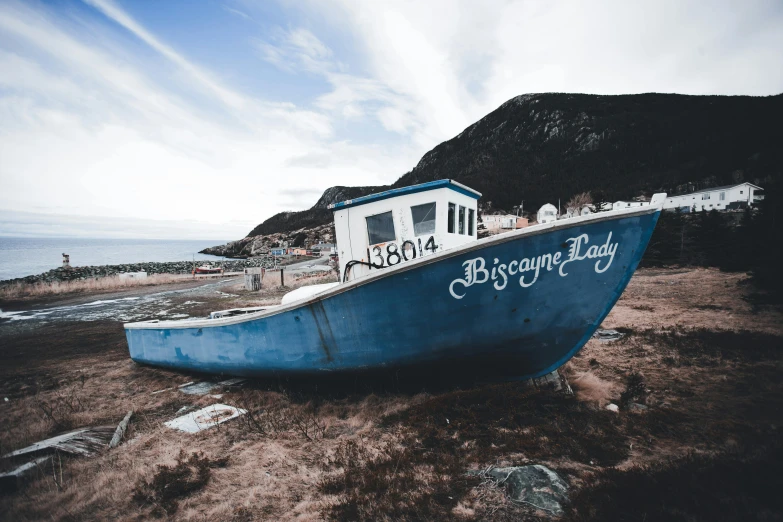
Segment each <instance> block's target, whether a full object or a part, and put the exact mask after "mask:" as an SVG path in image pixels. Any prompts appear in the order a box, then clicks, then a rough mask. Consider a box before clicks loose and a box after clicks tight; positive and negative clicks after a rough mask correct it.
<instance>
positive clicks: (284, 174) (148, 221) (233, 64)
mask: <svg viewBox="0 0 783 522" xmlns="http://www.w3.org/2000/svg"><path fill="white" fill-rule="evenodd" d="M781 63H783V2H781V1H780V0H770V1H754V0H748V1H742V2H740V1H734V0H732V1H725V2H724V1H710V2H691V1H686V0H677V1H660V0H656V1H649V2H641V1H640V2H635V1H627V0H621V1H591V2H584V1H581V0H573V1H527V0H523V1H492V0H489V1H487V0H482V1H480V2H479V1H474V0H467V1H456V0H455V1H443V2H442V1H437V0H428V1H426V2H424V1H421V0H418V1H402V0H400V1H394V2H382V1H363V0H357V1H348V0H311V1H308V0H297V1H288V0H280V1H273V0H266V1H251V0H202V1H194V0H166V1H165V2H158V1H150V0H146V1H138V2H131V1H130V0H85V1H83V2H82V1H76V0H73V1H69V0H53V1H47V2H38V1H35V0H28V1H24V2H15V1H13V0H0V235H6V236H26V235H40V236H52V235H53V234H52V233H51V230H55V228H54V227H53V225H54V224H56V225H57V226H56V230H57V231H58V233H59V234H62V235H79V236H92V237H100V236H107V237H179V238H182V237H190V238H209V239H212V238H214V239H235V238H238V237H242V236H244V235H245V234H246V233H247V232H248V231H249V230H250V229H251V228H252V227H253V226H255V225H256V224H257V223H259V222H261V221H262V220H263V219H265V218H267V217H269V216H271V215H273V214H275V213H277V212H279V211H282V210H300V209H304V208H309V207H310V206H311V205H312V204H313V203H314V202H315V201H316V200H317V199H318V196H319V195H320V194H321V192H322V191H323V190H324V189H326V188H328V187H330V186H333V185H372V184H385V183H391V182H393V181H394V180H396V179H397V178H398V177H399V176H400V175H402V174H404V173H405V172H407V171H408V170H410V169H411V168H412V167H413V166H414V165H415V164H416V162H417V161H418V160H419V158H420V157H421V156H422V155H423V154H424V153H425V152H426V151H427V150H429V149H431V148H432V147H434V146H435V145H437V144H438V143H440V142H441V141H443V140H446V139H449V138H451V137H453V136H455V135H456V134H459V132H461V131H462V129H464V128H465V127H466V126H468V125H470V124H471V123H473V122H474V121H476V120H477V119H479V118H481V117H482V116H483V115H485V114H486V113H488V112H490V111H491V110H493V109H495V108H496V107H497V106H498V105H500V104H501V103H503V102H504V101H506V100H507V99H509V98H511V97H513V96H515V95H518V94H523V93H531V92H551V91H559V92H584V93H602V94H617V93H639V92H651V91H656V92H678V93H688V94H752V95H769V94H776V93H780V92H783V67H781Z"/></svg>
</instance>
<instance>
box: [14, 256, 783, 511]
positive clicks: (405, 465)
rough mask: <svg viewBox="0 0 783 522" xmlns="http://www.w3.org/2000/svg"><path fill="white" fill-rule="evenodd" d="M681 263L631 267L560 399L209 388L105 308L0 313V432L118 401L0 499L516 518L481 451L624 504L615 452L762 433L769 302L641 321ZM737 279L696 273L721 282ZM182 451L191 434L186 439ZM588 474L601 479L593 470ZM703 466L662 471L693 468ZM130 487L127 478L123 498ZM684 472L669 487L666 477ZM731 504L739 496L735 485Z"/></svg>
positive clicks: (775, 355) (81, 415)
mask: <svg viewBox="0 0 783 522" xmlns="http://www.w3.org/2000/svg"><path fill="white" fill-rule="evenodd" d="M686 275H687V274H678V275H676V276H673V277H670V278H669V279H672V278H673V279H674V280H675V281H677V283H678V284H677V285H668V284H664V283H666V282H667V281H668V280H669V279H667V276H666V275H665V274H664V275H661V276H655V277H651V276H645V277H643V278H642V280H641V281H640V280H639V278H634V281H632V283H631V288H630V289H629V291H630V293H631V294H632V295H633V300H631V301H628V300H626V301H625V302H623V301H621V302H620V303H619V304H618V306H617V307H616V308H615V311H613V312H612V315H610V317H609V319H608V321H609V322H611V323H612V324H611V326H618V327H624V328H626V331H628V335H627V336H626V337H624V338H623V339H622V340H620V341H617V342H614V343H607V344H602V343H599V342H597V341H590V342H589V343H588V345H587V346H586V347H585V348H584V349H583V350H582V352H581V353H580V354H579V355H578V357H576V358H575V359H573V360H572V362H571V363H570V366H571V370H570V375H569V376H570V379H571V383H572V385H573V386H574V388H575V390H576V392H577V398H576V399H575V398H568V397H559V396H555V395H552V394H550V393H548V392H542V391H537V390H534V389H531V388H527V387H522V386H518V385H514V384H504V385H481V386H475V387H472V388H468V389H463V390H459V389H453V388H452V389H447V390H444V391H433V390H430V392H429V393H426V392H422V393H417V394H409V393H400V392H395V393H387V394H377V393H372V392H371V391H364V389H363V388H360V387H358V388H357V389H360V390H362V391H357V389H354V390H353V391H352V392H347V393H342V394H339V393H331V392H325V391H323V390H322V389H321V388H319V389H318V390H317V391H313V390H312V387H311V388H309V391H302V390H299V389H297V388H295V387H294V386H292V385H289V383H288V382H286V381H283V382H278V383H274V382H272V383H270V382H268V381H263V382H262V381H254V382H251V384H250V385H248V386H247V387H245V388H244V389H240V390H236V389H229V390H223V391H215V392H213V393H222V395H223V396H222V398H220V399H216V398H212V397H210V396H208V395H207V396H191V395H185V394H183V393H181V392H179V391H178V390H177V389H176V385H178V384H181V383H184V382H187V381H191V380H199V379H202V378H203V377H199V376H196V375H187V374H183V373H177V372H170V371H167V370H161V369H155V368H149V367H143V366H139V365H136V364H134V363H132V362H131V361H129V360H128V357H127V346H126V344H125V341H124V338H123V332H122V328H121V325H117V324H114V323H108V322H106V323H103V324H99V323H87V322H85V323H78V324H67V323H61V324H57V325H54V324H52V325H46V326H41V327H39V328H38V329H37V330H36V331H33V332H31V333H29V334H21V333H14V334H3V333H2V329H0V335H4V337H0V358H1V359H2V364H0V401H2V397H4V396H7V397H9V401H8V402H4V401H2V402H0V418H2V419H3V422H2V423H0V450H1V451H2V452H5V451H11V450H13V449H17V448H20V447H23V446H25V445H27V444H29V443H31V442H34V441H36V440H40V439H41V438H44V437H48V436H51V435H55V434H57V433H61V432H62V431H64V428H63V427H64V426H66V425H70V426H74V427H81V426H92V425H105V424H114V425H116V423H118V422H119V421H120V419H121V418H122V417H123V415H124V414H125V413H126V412H127V411H128V410H129V409H133V410H134V411H135V412H136V413H135V414H134V417H133V419H132V421H131V424H130V426H129V430H128V433H127V435H126V438H125V440H124V441H123V443H122V444H121V445H120V446H119V447H118V448H117V449H115V450H111V451H107V452H105V453H103V454H101V455H98V456H96V457H94V458H78V459H77V458H66V457H65V456H63V457H62V468H60V461H59V460H58V461H57V463H56V464H55V466H56V467H55V468H52V467H51V464H49V465H48V467H45V468H44V470H43V472H42V473H41V474H40V475H39V476H38V478H37V479H35V480H33V481H32V482H31V483H30V484H29V485H28V486H27V487H26V488H25V489H24V490H23V491H22V492H20V493H17V494H13V495H5V496H0V519H2V520H15V521H16V520H18V521H28V520H31V521H32V520H55V521H70V520H149V519H159V520H163V519H169V520H187V521H190V520H194V521H195V520H221V521H222V520H229V521H230V520H235V521H250V520H323V519H338V520H339V519H359V518H361V519H384V518H386V519H389V520H391V519H395V520H406V519H407V520H441V519H450V520H455V519H460V520H517V519H529V520H533V519H536V518H535V517H536V514H533V513H530V512H529V511H526V509H527V508H523V507H520V506H515V505H513V504H512V503H510V502H508V501H507V500H505V499H504V497H503V494H502V491H501V490H500V489H498V488H489V487H486V486H485V485H482V484H478V485H477V484H476V481H475V480H472V479H470V478H469V477H467V476H466V475H465V474H464V472H465V471H466V470H468V469H479V468H486V467H487V466H489V465H490V464H494V465H499V466H505V465H523V464H527V463H542V464H545V465H547V466H549V467H550V468H552V469H555V470H557V471H558V473H560V474H561V476H563V477H564V478H565V479H566V480H567V481H568V482H569V484H571V486H572V488H573V491H574V493H575V494H577V493H578V492H579V490H580V489H583V490H584V491H585V493H584V494H581V495H579V497H578V498H580V499H582V500H581V502H582V503H581V504H580V507H579V509H580V513H582V511H581V510H582V509H587V510H588V511H589V509H591V508H592V506H599V504H601V503H603V504H604V508H606V509H608V508H611V507H612V505H614V504H615V502H614V499H620V501H623V502H625V501H624V500H623V499H627V500H628V501H627V502H625V504H627V505H628V507H629V509H630V508H633V507H634V506H635V505H636V504H635V502H636V501H635V500H634V502H631V501H630V499H637V498H639V497H640V496H641V497H643V498H642V499H641V500H642V501H644V502H647V503H648V504H654V503H655V501H656V500H657V499H660V498H665V497H661V496H660V495H659V493H660V491H659V490H655V489H654V488H653V487H652V486H650V485H647V482H645V480H641V479H639V478H638V477H639V475H638V473H636V472H635V471H634V472H631V473H629V474H626V473H625V472H626V471H628V470H634V469H636V468H635V466H637V465H652V464H656V463H661V462H668V460H669V459H671V458H680V457H682V456H684V455H687V454H689V453H693V452H696V453H699V454H705V455H710V454H718V453H719V452H721V451H723V450H725V449H726V448H731V447H737V446H741V445H743V444H747V445H748V446H750V447H761V446H763V445H764V444H765V441H769V440H770V438H779V434H778V433H777V431H776V428H775V426H777V425H779V419H780V411H781V409H782V408H783V384H782V383H781V381H780V379H779V375H780V371H781V358H780V355H779V353H780V352H779V348H778V346H780V342H779V336H780V335H781V327H780V324H781V323H780V321H779V318H780V315H779V313H778V315H777V319H778V323H777V324H775V323H774V319H775V317H774V313H776V312H774V311H763V312H759V313H753V314H751V312H750V311H743V306H744V305H742V304H739V305H738V304H733V305H732V306H733V308H732V310H733V312H732V313H734V314H735V320H736V321H739V322H740V323H743V324H744V325H745V326H746V327H747V329H748V330H751V331H750V332H743V331H737V332H726V331H716V330H715V329H714V328H713V326H712V325H713V324H714V323H716V322H722V323H724V324H725V311H723V310H696V311H693V309H692V308H691V307H690V304H689V305H687V306H688V310H690V312H691V313H692V314H700V315H699V317H703V319H704V320H703V321H702V323H698V322H696V323H695V324H694V326H698V325H699V324H705V325H706V326H708V329H707V330H702V329H683V328H677V327H673V326H667V328H666V329H661V328H660V326H659V323H660V322H661V321H663V320H669V319H668V318H669V317H672V318H674V317H675V315H676V314H678V313H679V315H682V312H683V310H682V309H678V308H677V307H678V306H685V305H679V304H678V302H677V301H676V300H670V299H669V297H668V296H667V295H664V293H663V292H661V293H659V292H660V291H661V290H662V289H666V291H667V292H669V291H670V287H671V286H676V287H677V288H676V289H677V291H678V292H681V293H682V295H689V293H691V292H692V291H693V290H694V289H699V291H703V286H702V283H703V280H704V277H705V274H704V273H703V272H699V271H695V273H694V274H693V275H692V276H691V277H690V278H688V277H685V276H686ZM707 275H712V274H707ZM278 278H279V275H278ZM328 280H329V278H328V276H327V277H324V278H323V279H322V280H309V281H293V280H291V281H290V286H289V283H287V286H286V287H285V288H280V287H277V286H274V285H271V284H270V285H269V286H268V287H265V289H264V290H262V291H261V292H253V293H250V292H247V293H242V292H239V294H241V296H240V297H241V299H245V300H252V299H258V298H261V299H268V300H273V299H274V298H275V296H277V295H280V294H282V293H285V292H286V291H289V290H290V289H291V288H292V287H295V286H294V285H297V284H300V283H301V284H305V283H306V282H310V283H313V282H327V281H328ZM277 281H278V283H279V279H278V280H277ZM270 282H271V281H270ZM743 288H744V287H742V286H741V285H738V284H735V285H734V286H732V287H730V288H729V290H725V287H723V286H720V287H717V288H715V289H714V291H715V293H716V295H718V296H721V299H722V296H723V295H724V294H726V293H729V294H734V295H737V294H741V293H742V292H743V291H744V290H743ZM226 291H229V290H226ZM231 292H233V290H231ZM649 295H653V296H654V298H655V299H658V300H660V301H661V303H660V306H656V307H655V308H656V310H664V309H665V311H666V314H667V315H665V316H663V317H662V316H661V314H659V313H650V312H647V315H646V316H645V315H644V314H643V313H644V312H645V311H644V310H640V309H637V308H631V307H630V306H629V305H630V304H636V303H639V302H640V300H641V301H642V302H646V299H647V296H649ZM183 299H185V298H183ZM213 299H214V300H213V301H212V302H209V303H205V304H204V306H205V307H206V306H210V307H212V308H215V309H216V306H215V304H216V303H224V302H225V300H226V299H225V298H223V297H215V298H213ZM664 300H665V306H664V304H663V302H664ZM729 305H730V303H729V301H728V300H727V301H726V306H729ZM669 314H670V315H669ZM625 317H628V318H631V319H632V321H627V320H624V318H625ZM640 324H649V325H650V327H649V328H650V329H647V328H640V326H639V325H640ZM763 333H766V335H761V334H763ZM638 374H643V375H644V378H643V383H644V394H647V398H646V404H647V405H649V406H650V409H649V410H648V411H646V412H643V413H634V412H630V411H626V410H624V409H622V408H621V411H620V413H619V414H615V413H611V412H607V411H604V410H601V409H598V408H596V407H595V406H596V405H600V404H601V403H602V401H607V400H618V401H619V399H620V395H621V393H622V392H623V391H626V395H627V396H628V397H629V400H633V401H639V400H640V394H641V391H640V390H637V388H639V389H641V388H642V386H641V384H642V381H640V379H639V378H638V377H634V375H638ZM426 385H427V383H426V382H425V383H422V388H424V387H425V386H426ZM171 387H174V389H172V390H169V391H164V392H161V393H157V394H154V395H153V394H152V393H153V392H155V391H159V390H162V389H165V388H171ZM629 391H630V392H631V393H630V394H629V393H628V392H629ZM215 402H222V403H227V404H236V405H239V406H242V407H245V408H246V409H248V410H250V411H251V414H250V415H248V416H246V417H242V418H239V419H235V420H232V421H230V422H227V423H225V424H223V425H220V427H219V428H216V429H211V430H208V431H205V432H202V433H199V434H186V433H180V432H177V431H174V430H171V429H169V428H167V427H165V426H164V425H163V422H165V421H167V420H169V419H171V418H174V417H175V416H177V412H178V410H179V409H180V408H181V407H183V406H186V405H190V406H193V407H203V406H207V405H209V404H213V403H215ZM41 405H43V406H44V407H43V408H42V407H41ZM47 412H48V413H47ZM183 450H184V453H182V451H183ZM194 453H200V454H199V455H198V456H197V457H196V458H193V457H192V455H193V454H194ZM226 458H228V460H227V461H226V460H225V459H226ZM207 462H208V463H209V464H208V463H207ZM211 463H218V464H220V466H222V465H223V463H225V466H223V467H220V466H219V465H215V466H213V465H212V464H211ZM768 467H769V466H768ZM202 468H208V471H209V473H207V471H200V470H201V469H202ZM164 469H165V470H168V471H163V472H162V473H161V470H164ZM656 469H657V468H656ZM731 469H734V468H731ZM615 470H617V471H615ZM53 471H54V472H55V473H53ZM686 471H687V468H686ZM730 471H731V470H730ZM60 472H62V479H61V478H60ZM667 473H668V472H667ZM688 473H690V472H689V471H688ZM207 475H208V477H207ZM662 476H663V477H664V478H667V480H666V481H658V484H663V483H668V482H667V481H668V477H670V475H662ZM688 476H691V475H687V476H683V477H682V478H684V479H687V478H688ZM737 476H747V475H737ZM754 476H756V477H758V476H759V475H754ZM595 477H600V478H602V480H603V479H605V481H604V482H602V483H601V484H599V485H595V480H594V478H595ZM634 477H637V478H634ZM642 478H643V477H642ZM708 478H709V477H703V478H700V479H699V481H697V482H693V483H691V482H689V481H688V480H679V479H677V481H676V482H673V483H676V484H683V485H685V486H687V485H688V484H695V485H697V486H698V485H699V484H701V483H702V482H703V480H706V479H708ZM625 482H628V484H629V486H628V488H624V489H623V490H622V492H620V493H614V492H613V491H614V490H612V488H611V486H612V485H613V484H614V485H618V484H619V485H623V484H624V483H625ZM169 484H171V485H173V486H175V490H176V487H179V489H178V490H177V491H178V492H179V493H180V494H177V495H175V496H174V497H173V498H172V499H171V500H172V502H171V503H169V500H168V499H165V498H163V496H161V495H163V494H162V493H160V492H161V491H165V490H166V489H167V485H169ZM634 484H637V485H638V486H634V487H631V486H632V485H634ZM707 484H709V482H708V483H707ZM728 484H734V482H728ZM177 485H179V486H177ZM147 486H149V488H147ZM596 487H598V488H601V487H608V488H609V489H608V490H607V491H610V493H611V496H607V495H604V496H601V491H603V490H600V489H598V490H594V491H596V494H595V495H593V494H591V489H590V488H596ZM743 487H744V486H743V484H741V483H738V484H736V487H734V489H735V491H738V490H739V491H738V494H743V495H744V492H743V491H742V488H743ZM584 488H588V489H584ZM629 488H630V489H629ZM136 490H140V491H142V492H144V494H143V495H141V496H140V497H138V498H137V499H136V500H134V491H136ZM689 491H691V489H688V487H682V488H681V491H680V493H682V494H685V493H687V492H689ZM694 491H695V490H694ZM720 491H723V490H720ZM675 493H676V492H675ZM596 499H598V500H596ZM601 499H604V500H601ZM610 500H611V501H610ZM718 500H720V499H718ZM718 500H715V502H717V501H718ZM163 503H165V504H166V505H167V506H168V507H167V508H166V509H165V510H164V509H162V508H161V507H160V505H162V504H163ZM625 504H623V505H625ZM678 505H679V504H678ZM683 505H684V504H683ZM715 505H718V504H715ZM748 506H749V507H748V509H749V510H751V512H752V509H754V505H753V504H748ZM686 507H687V506H686ZM623 509H625V508H623ZM688 509H691V508H688ZM695 509H698V508H695ZM688 513H689V514H693V511H690V512H688ZM588 518H589V517H588ZM610 518H611V516H610V517H607V518H606V519H610ZM629 518H630V517H629ZM751 518H752V517H751ZM691 519H698V517H691ZM772 519H774V518H772Z"/></svg>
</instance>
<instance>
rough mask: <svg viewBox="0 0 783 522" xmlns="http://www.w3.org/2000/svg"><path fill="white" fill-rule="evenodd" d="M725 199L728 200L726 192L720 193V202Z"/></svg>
mask: <svg viewBox="0 0 783 522" xmlns="http://www.w3.org/2000/svg"><path fill="white" fill-rule="evenodd" d="M724 199H726V193H725V192H721V193H720V200H721V201H723V200H724Z"/></svg>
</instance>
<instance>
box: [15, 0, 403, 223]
mask: <svg viewBox="0 0 783 522" xmlns="http://www.w3.org/2000/svg"><path fill="white" fill-rule="evenodd" d="M94 3H95V4H96V5H98V6H99V7H100V8H101V9H102V10H104V11H105V12H106V13H107V14H109V15H110V16H112V18H113V19H115V20H117V21H118V22H119V23H121V24H122V25H123V27H127V28H128V30H130V31H131V32H132V33H133V34H134V35H136V36H138V37H139V38H141V39H142V41H144V42H145V43H147V44H148V45H150V47H151V48H152V49H154V50H155V51H157V52H158V53H159V54H160V55H161V56H162V57H164V58H165V59H166V60H169V61H170V62H171V63H172V64H174V65H176V66H177V68H178V69H179V70H181V71H183V72H184V73H185V74H186V75H188V76H189V77H190V78H191V80H193V81H192V82H190V83H191V84H193V83H195V84H197V85H198V87H199V88H200V90H201V91H203V93H206V94H205V95H206V96H207V98H206V101H207V103H205V104H204V105H200V106H196V105H193V103H192V102H190V101H189V98H187V97H183V96H181V95H180V93H181V92H182V87H181V85H179V84H178V83H177V82H176V79H170V78H161V77H155V78H154V79H153V78H152V77H150V76H148V75H147V74H145V73H144V72H143V65H142V64H138V63H134V62H131V61H128V60H127V57H125V56H119V55H117V54H113V53H112V52H111V51H112V48H110V47H109V46H106V47H100V46H98V47H96V46H94V45H91V43H87V42H84V41H82V40H81V39H80V37H79V35H78V34H76V33H75V32H74V31H73V30H71V29H70V28H69V27H68V26H67V25H65V24H63V23H60V22H59V21H55V20H54V19H53V18H51V17H50V16H49V15H48V14H47V13H46V12H42V11H36V10H33V9H31V8H29V7H27V6H22V5H19V4H6V5H2V6H0V35H4V36H5V37H7V38H8V37H10V38H11V39H13V40H14V41H15V42H16V43H18V44H20V45H19V48H20V49H23V50H28V49H30V48H31V47H32V48H34V49H35V51H36V52H34V53H30V52H28V53H27V54H25V55H20V54H17V52H12V51H8V50H0V73H2V78H1V79H0V87H2V88H3V89H4V92H0V179H2V183H3V187H4V190H3V191H2V192H1V193H0V208H3V209H6V210H9V211H17V212H19V211H26V210H29V209H31V208H35V207H37V206H40V205H41V204H43V205H45V206H46V207H47V208H49V209H50V210H51V209H56V211H58V212H62V213H70V214H74V215H76V214H78V215H84V216H90V215H95V216H98V217H96V223H100V222H101V220H102V219H103V218H101V217H100V216H105V215H113V216H117V217H123V218H147V219H155V220H168V221H174V220H181V219H192V220H200V219H204V218H205V217H207V216H217V217H218V218H219V219H220V220H222V221H226V222H228V221H231V220H237V219H238V220H240V221H242V222H248V223H255V224H257V223H258V222H260V221H261V220H262V219H264V218H266V217H269V216H270V215H272V214H274V213H276V212H279V211H282V210H289V209H293V210H300V209H304V208H308V207H310V206H311V205H312V204H313V203H315V200H316V199H317V197H312V194H311V193H307V194H303V197H302V198H301V199H299V200H297V199H296V198H292V197H290V196H286V197H280V196H278V193H279V191H280V190H281V189H284V188H285V187H288V186H292V185H293V186H308V187H311V188H312V189H313V190H315V191H318V190H324V189H326V188H327V187H329V186H331V185H334V184H345V185H367V184H382V183H388V182H389V181H391V180H393V179H395V178H396V177H398V176H399V175H400V173H401V172H404V170H405V169H406V168H407V167H408V164H409V162H408V161H405V158H399V157H396V156H394V155H391V154H390V151H387V150H380V149H379V148H377V147H367V146H359V145H354V144H351V143H350V142H344V141H334V139H333V135H334V130H333V124H332V119H331V117H329V116H328V115H327V114H324V113H323V112H322V111H320V110H310V109H302V108H299V107H296V106H295V105H293V104H290V103H270V102H267V101H265V100H263V99H259V98H255V97H252V96H249V95H246V94H241V93H239V92H238V91H237V90H235V89H233V88H229V87H227V86H225V85H224V84H223V83H222V82H221V81H219V80H218V79H216V77H215V76H214V75H212V74H210V73H208V72H206V71H205V69H203V68H201V67H197V66H195V65H193V64H192V63H191V62H190V61H189V60H187V59H185V58H184V57H183V56H182V55H181V54H178V53H176V52H175V51H173V50H172V49H171V48H170V47H168V46H167V45H165V44H163V43H162V42H161V41H160V40H159V39H158V38H156V37H154V36H153V35H151V34H150V33H149V32H148V31H146V30H145V29H144V28H143V27H141V26H139V24H138V23H136V22H135V21H133V20H132V19H131V18H130V17H128V16H127V15H125V14H124V13H123V12H122V11H121V10H118V8H117V7H116V5H114V4H110V3H107V2H103V1H101V2H97V1H96V2H94ZM297 42H298V45H299V48H300V49H303V50H307V52H309V53H310V55H311V56H313V57H315V58H318V57H326V56H327V55H328V52H327V51H326V50H325V48H319V46H318V45H317V43H316V42H315V41H313V40H312V39H309V38H308V37H306V36H302V35H301V34H299V36H298V40H297ZM63 71H65V72H63ZM318 151H323V152H322V153H324V154H328V156H329V161H328V165H329V168H328V170H326V171H323V170H314V169H313V168H312V166H311V165H307V164H303V163H299V164H297V162H296V161H295V158H298V157H301V156H302V155H303V154H304V153H306V152H318ZM129 223H130V221H129ZM96 226H98V225H96ZM98 228H100V227H99V226H98ZM246 232H247V231H244V232H243V233H246ZM139 233H141V231H140V232H139ZM178 233H179V232H176V234H178ZM172 234H173V235H174V234H175V232H174V231H172ZM213 237H214V236H213Z"/></svg>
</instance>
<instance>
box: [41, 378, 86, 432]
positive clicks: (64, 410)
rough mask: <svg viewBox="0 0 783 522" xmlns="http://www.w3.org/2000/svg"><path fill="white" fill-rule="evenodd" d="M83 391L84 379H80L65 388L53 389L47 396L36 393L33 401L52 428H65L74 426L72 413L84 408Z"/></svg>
mask: <svg viewBox="0 0 783 522" xmlns="http://www.w3.org/2000/svg"><path fill="white" fill-rule="evenodd" d="M83 391H84V379H81V380H79V381H78V382H77V383H74V384H72V385H70V386H68V387H66V388H63V389H58V390H55V391H54V392H53V393H52V394H51V395H50V396H49V397H47V398H44V397H42V396H41V395H40V394H36V396H35V398H34V401H35V405H36V407H37V408H38V409H39V410H40V411H41V412H42V413H43V414H44V417H45V418H46V420H48V421H49V422H50V423H52V425H53V427H54V429H56V430H67V429H71V428H73V427H74V414H76V413H79V412H82V411H84V410H85V409H86V405H85V402H84V400H83V399H82V393H83Z"/></svg>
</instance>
